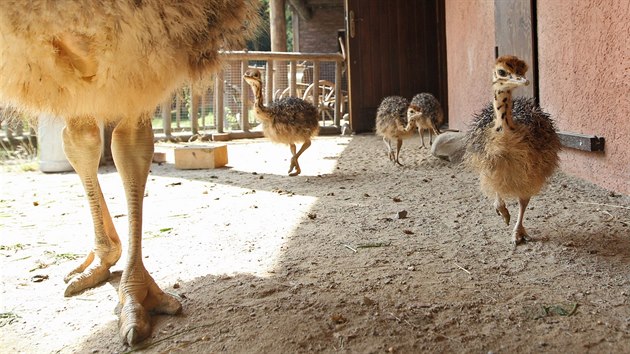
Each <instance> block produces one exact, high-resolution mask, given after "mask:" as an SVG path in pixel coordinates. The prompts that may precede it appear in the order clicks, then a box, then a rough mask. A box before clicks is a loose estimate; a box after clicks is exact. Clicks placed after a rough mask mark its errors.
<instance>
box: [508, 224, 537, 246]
mask: <svg viewBox="0 0 630 354" xmlns="http://www.w3.org/2000/svg"><path fill="white" fill-rule="evenodd" d="M531 240H532V239H531V237H529V235H528V234H527V231H525V228H524V227H523V226H522V225H520V226H517V227H515V228H514V231H513V232H512V244H513V245H514V246H515V247H516V246H518V245H520V244H523V243H525V242H528V241H531Z"/></svg>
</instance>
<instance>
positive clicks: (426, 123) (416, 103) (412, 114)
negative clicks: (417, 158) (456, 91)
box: [407, 92, 444, 147]
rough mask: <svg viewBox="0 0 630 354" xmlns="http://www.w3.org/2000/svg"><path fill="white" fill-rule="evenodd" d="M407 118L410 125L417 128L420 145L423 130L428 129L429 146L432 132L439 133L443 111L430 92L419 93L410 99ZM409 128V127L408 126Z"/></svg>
mask: <svg viewBox="0 0 630 354" xmlns="http://www.w3.org/2000/svg"><path fill="white" fill-rule="evenodd" d="M407 120H408V121H409V124H410V125H415V126H416V127H417V128H418V133H419V134H420V139H421V141H422V147H425V146H424V131H425V130H428V131H429V147H430V146H431V145H433V134H434V133H435V135H436V136H437V135H439V134H440V128H439V127H440V125H442V122H444V111H443V110H442V106H441V105H440V102H439V101H438V100H437V99H436V98H435V97H434V96H433V95H432V94H430V93H426V92H423V93H419V94H417V95H415V96H413V98H412V99H411V103H410V104H409V108H408V109H407ZM408 128H409V127H408Z"/></svg>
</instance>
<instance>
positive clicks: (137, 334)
mask: <svg viewBox="0 0 630 354" xmlns="http://www.w3.org/2000/svg"><path fill="white" fill-rule="evenodd" d="M123 278H125V277H124V276H123ZM126 280H127V281H126V282H123V281H121V284H120V289H119V291H118V295H119V298H120V302H119V303H118V306H117V307H116V312H118V314H119V318H120V320H119V322H118V327H119V331H120V336H121V337H122V338H123V340H124V341H125V342H127V343H128V344H129V345H134V344H137V343H139V342H141V341H142V340H144V339H145V338H147V337H148V336H149V335H150V334H151V322H150V317H149V313H159V314H168V315H176V314H178V313H180V312H181V310H182V305H181V303H180V302H179V300H177V299H176V298H175V297H174V296H172V295H169V294H167V293H165V292H163V291H162V289H160V288H159V287H158V286H157V284H156V283H155V281H154V280H153V278H152V277H151V276H150V275H149V273H148V272H147V271H146V270H144V269H143V270H142V272H141V276H139V277H134V276H133V275H132V276H131V277H130V278H129V279H126Z"/></svg>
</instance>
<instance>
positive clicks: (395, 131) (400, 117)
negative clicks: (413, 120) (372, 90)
mask: <svg viewBox="0 0 630 354" xmlns="http://www.w3.org/2000/svg"><path fill="white" fill-rule="evenodd" d="M408 107H409V101H408V100H407V99H406V98H404V97H400V96H389V97H385V98H384V99H383V101H381V104H380V105H379V106H378V109H377V110H376V134H378V135H380V136H383V137H385V138H387V139H405V138H408V137H411V136H412V135H413V130H406V129H405V128H406V127H407V108H408Z"/></svg>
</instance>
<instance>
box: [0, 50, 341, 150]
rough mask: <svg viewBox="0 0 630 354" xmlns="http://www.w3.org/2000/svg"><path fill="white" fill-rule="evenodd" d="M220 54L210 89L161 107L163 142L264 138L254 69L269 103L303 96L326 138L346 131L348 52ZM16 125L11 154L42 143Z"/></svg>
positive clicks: (9, 127)
mask: <svg viewBox="0 0 630 354" xmlns="http://www.w3.org/2000/svg"><path fill="white" fill-rule="evenodd" d="M342 50H343V48H342ZM220 55H221V57H222V58H223V63H224V64H223V67H222V70H220V71H219V72H217V73H216V74H214V75H213V76H212V80H211V82H210V84H209V85H208V87H207V88H205V89H203V90H193V89H192V87H191V86H184V87H181V88H180V89H178V90H176V92H175V93H174V94H173V95H172V96H171V97H169V98H168V99H167V100H166V101H165V102H163V103H162V104H160V105H159V106H158V107H157V108H156V110H155V111H154V113H153V117H152V124H153V130H154V134H155V136H156V139H157V140H161V139H166V140H179V141H185V140H187V139H190V138H191V137H196V136H197V137H198V136H201V137H204V138H206V139H212V140H230V139H236V138H253V137H260V136H262V130H261V127H260V123H259V122H258V121H257V120H256V118H255V115H254V112H253V102H254V95H253V92H252V90H251V89H250V87H249V85H247V83H246V82H245V80H244V79H243V74H244V73H245V72H246V71H247V70H250V69H258V70H259V71H260V72H261V74H262V77H263V83H264V87H263V97H264V104H266V105H268V104H269V103H270V102H272V101H273V100H277V99H280V98H283V97H286V96H293V97H300V98H302V99H304V100H306V101H309V102H311V103H313V104H315V105H316V106H317V108H318V112H319V118H320V127H321V128H320V134H338V133H339V132H340V126H341V120H342V117H343V116H344V115H345V114H346V113H347V112H348V93H347V86H348V83H347V76H346V74H345V67H344V64H345V54H344V53H308V54H307V53H292V52H259V51H250V52H247V51H230V52H221V53H220ZM316 83H317V84H316ZM200 91H201V92H200ZM1 116H2V115H1V114H0V117H1ZM12 121H13V124H10V123H9V122H8V121H6V120H3V119H2V118H0V142H1V143H2V146H3V147H4V148H5V150H7V149H11V148H10V146H14V145H15V144H17V145H20V143H21V142H23V141H29V142H34V143H35V142H36V135H37V132H36V129H34V127H33V126H31V125H30V124H29V123H28V120H24V121H20V120H19V119H17V120H16V119H13V120H12Z"/></svg>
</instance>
